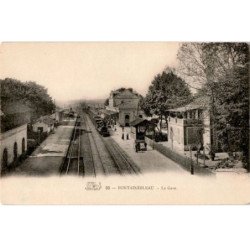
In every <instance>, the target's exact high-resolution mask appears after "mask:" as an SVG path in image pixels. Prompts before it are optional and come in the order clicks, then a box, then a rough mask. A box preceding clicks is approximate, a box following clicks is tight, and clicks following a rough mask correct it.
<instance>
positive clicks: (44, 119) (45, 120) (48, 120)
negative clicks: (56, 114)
mask: <svg viewBox="0 0 250 250" xmlns="http://www.w3.org/2000/svg"><path fill="white" fill-rule="evenodd" d="M37 122H42V123H45V124H48V125H52V124H54V120H53V119H52V118H50V117H49V116H42V117H40V118H39V119H37V121H36V122H35V123H37Z"/></svg>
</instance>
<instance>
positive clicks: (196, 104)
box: [168, 96, 209, 112]
mask: <svg viewBox="0 0 250 250" xmlns="http://www.w3.org/2000/svg"><path fill="white" fill-rule="evenodd" d="M208 107H209V97H208V96H199V97H197V98H195V99H194V100H193V101H192V102H191V103H189V104H187V105H185V106H182V107H178V108H174V109H169V110H168V111H170V112H185V111H188V110H194V109H206V108H208Z"/></svg>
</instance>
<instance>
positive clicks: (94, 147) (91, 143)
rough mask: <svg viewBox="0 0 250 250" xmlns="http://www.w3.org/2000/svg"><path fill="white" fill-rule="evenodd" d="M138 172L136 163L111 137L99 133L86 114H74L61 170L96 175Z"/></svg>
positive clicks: (89, 175) (69, 172)
mask: <svg viewBox="0 0 250 250" xmlns="http://www.w3.org/2000/svg"><path fill="white" fill-rule="evenodd" d="M139 173H140V169H139V168H138V166H137V165H136V164H135V163H134V162H133V160H132V159H131V158H130V157H129V156H128V155H127V154H126V153H125V152H124V150H123V149H122V148H121V147H120V146H119V145H118V144H117V143H116V142H115V141H114V140H113V139H112V138H110V137H106V138H103V137H102V136H101V135H100V134H99V132H98V131H97V130H96V128H95V126H94V124H93V123H92V121H91V119H90V117H89V115H88V114H86V113H82V116H81V118H77V120H76V122H75V125H74V129H73V132H72V136H71V139H70V143H69V148H68V151H67V154H66V157H65V160H64V162H63V164H62V167H61V174H66V175H70V174H73V175H80V176H86V177H96V176H99V175H114V174H120V175H126V174H139Z"/></svg>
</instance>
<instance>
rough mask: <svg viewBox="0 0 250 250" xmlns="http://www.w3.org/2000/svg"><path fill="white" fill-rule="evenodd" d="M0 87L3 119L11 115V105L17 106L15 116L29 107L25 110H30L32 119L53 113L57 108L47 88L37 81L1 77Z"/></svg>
mask: <svg viewBox="0 0 250 250" xmlns="http://www.w3.org/2000/svg"><path fill="white" fill-rule="evenodd" d="M0 89H1V97H0V98H1V110H2V112H3V113H4V116H3V118H2V119H4V117H7V116H8V115H9V114H8V112H9V109H10V108H11V107H16V114H12V115H14V116H15V117H16V116H18V113H22V112H23V110H22V108H23V107H27V109H25V111H26V112H27V110H28V111H29V113H30V114H29V115H30V118H31V119H32V120H35V119H37V118H39V117H40V116H43V115H47V114H51V113H52V112H53V111H54V110H55V104H54V102H53V100H52V98H51V96H49V94H48V91H47V89H46V88H45V87H43V86H41V85H39V84H37V83H36V82H33V81H28V82H21V81H19V80H16V79H12V78H5V79H4V80H1V79H0ZM9 122H11V121H9Z"/></svg>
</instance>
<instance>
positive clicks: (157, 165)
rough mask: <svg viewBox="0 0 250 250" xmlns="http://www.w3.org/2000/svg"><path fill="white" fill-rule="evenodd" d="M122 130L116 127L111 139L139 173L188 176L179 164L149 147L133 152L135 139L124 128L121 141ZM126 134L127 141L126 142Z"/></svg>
mask: <svg viewBox="0 0 250 250" xmlns="http://www.w3.org/2000/svg"><path fill="white" fill-rule="evenodd" d="M122 133H123V132H122V128H121V127H119V126H116V131H114V132H113V133H111V138H112V139H113V140H115V141H116V142H117V143H118V144H119V146H120V147H121V148H122V149H123V150H124V151H125V152H126V153H127V154H128V155H129V156H130V157H131V159H133V161H134V162H135V163H136V164H137V165H138V166H139V168H140V170H141V173H142V174H143V173H150V172H154V173H156V172H164V173H170V174H173V173H181V174H183V175H190V173H189V172H187V171H186V170H184V169H183V168H182V167H181V166H180V165H179V164H177V163H176V162H174V161H172V160H170V159H169V158H167V157H165V156H164V155H162V154H161V153H159V152H158V151H156V150H153V149H152V148H151V147H150V146H147V151H140V152H137V153H136V152H135V145H134V144H135V139H133V138H132V137H131V130H130V128H129V127H125V128H124V135H125V136H124V138H125V139H124V140H123V139H122ZM127 134H128V135H129V139H128V140H127V139H126V138H127Z"/></svg>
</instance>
